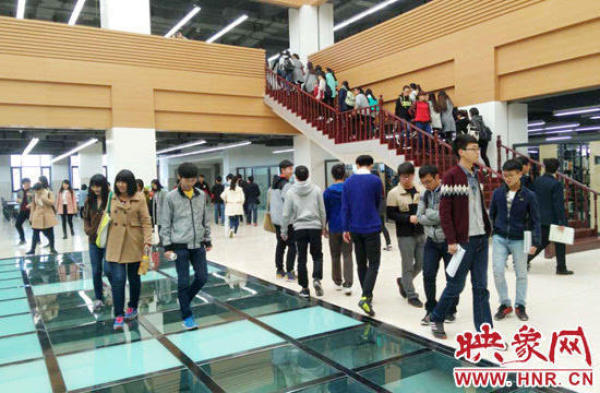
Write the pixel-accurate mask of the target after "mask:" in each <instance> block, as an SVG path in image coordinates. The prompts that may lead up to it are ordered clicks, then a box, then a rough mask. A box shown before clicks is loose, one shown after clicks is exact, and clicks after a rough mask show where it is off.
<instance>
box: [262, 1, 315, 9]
mask: <svg viewBox="0 0 600 393" xmlns="http://www.w3.org/2000/svg"><path fill="white" fill-rule="evenodd" d="M256 1H258V2H259V3H267V4H273V5H279V6H282V7H289V8H300V7H302V6H303V5H315V6H319V5H323V4H325V3H327V0H256Z"/></svg>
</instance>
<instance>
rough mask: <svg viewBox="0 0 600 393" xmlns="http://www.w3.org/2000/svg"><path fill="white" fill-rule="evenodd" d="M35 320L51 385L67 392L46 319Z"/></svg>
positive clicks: (32, 304)
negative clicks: (45, 323)
mask: <svg viewBox="0 0 600 393" xmlns="http://www.w3.org/2000/svg"><path fill="white" fill-rule="evenodd" d="M21 273H22V275H23V283H24V284H25V291H26V293H27V300H28V301H29V308H30V309H31V311H32V312H33V313H34V314H36V313H37V304H36V302H35V296H34V295H33V289H32V287H31V285H29V277H28V276H27V274H26V273H25V271H24V270H22V271H21ZM34 321H35V325H36V332H37V335H38V339H39V340H40V345H41V347H42V352H43V354H44V361H45V364H46V368H47V371H48V377H49V379H50V385H51V386H52V390H53V391H54V392H66V390H67V388H66V385H65V380H64V378H63V375H62V373H61V371H60V367H59V366H58V361H57V359H56V355H55V354H54V352H53V351H52V345H51V343H50V337H49V336H48V332H47V331H46V326H45V325H44V321H43V319H42V318H36V319H35V320H34Z"/></svg>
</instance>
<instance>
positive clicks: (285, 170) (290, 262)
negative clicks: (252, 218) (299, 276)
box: [268, 160, 296, 281]
mask: <svg viewBox="0 0 600 393" xmlns="http://www.w3.org/2000/svg"><path fill="white" fill-rule="evenodd" d="M279 172H280V174H279V176H275V177H274V178H273V183H272V185H271V189H270V190H269V196H268V210H269V213H270V214H271V222H272V223H273V226H274V227H275V234H276V236H277V248H276V249H275V268H276V269H277V272H276V274H277V278H284V277H286V276H287V279H288V281H296V274H294V263H295V262H296V242H295V241H294V228H293V227H292V226H291V225H290V226H289V227H286V228H287V235H288V236H287V240H283V239H282V238H281V222H282V220H283V219H282V216H283V202H284V201H285V197H286V194H287V192H288V191H289V189H290V187H291V186H292V185H291V184H290V178H291V177H292V174H293V173H294V164H293V163H292V162H291V161H289V160H283V161H281V162H280V163H279ZM286 247H287V249H288V252H287V258H286V261H285V268H286V270H284V268H283V256H284V255H285V249H286Z"/></svg>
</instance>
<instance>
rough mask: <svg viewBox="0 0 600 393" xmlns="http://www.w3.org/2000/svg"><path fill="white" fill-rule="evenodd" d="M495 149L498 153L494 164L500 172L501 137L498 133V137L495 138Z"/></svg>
mask: <svg viewBox="0 0 600 393" xmlns="http://www.w3.org/2000/svg"><path fill="white" fill-rule="evenodd" d="M496 151H497V153H498V159H497V160H496V166H497V167H498V172H500V171H501V170H502V138H500V135H498V139H496Z"/></svg>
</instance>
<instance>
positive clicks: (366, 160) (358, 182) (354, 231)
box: [342, 155, 383, 316]
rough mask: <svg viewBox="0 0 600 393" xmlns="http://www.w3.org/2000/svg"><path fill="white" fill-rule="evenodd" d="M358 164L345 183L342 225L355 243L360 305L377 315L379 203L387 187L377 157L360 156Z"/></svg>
mask: <svg viewBox="0 0 600 393" xmlns="http://www.w3.org/2000/svg"><path fill="white" fill-rule="evenodd" d="M356 166H357V167H358V169H357V170H356V172H355V173H354V174H353V175H352V176H350V178H349V179H348V180H346V182H345V183H344V186H343V192H342V228H343V230H344V241H345V242H347V243H350V242H351V241H352V242H353V243H354V252H355V254H356V265H357V267H358V279H359V280H360V285H361V287H362V296H361V298H360V301H359V302H358V306H359V307H360V309H361V310H363V311H364V312H365V313H366V314H368V315H369V316H374V315H375V311H374V310H373V304H372V302H373V288H374V287H375V282H376V281H377V273H378V271H379V263H380V261H381V238H380V234H379V233H380V232H381V219H380V217H379V203H380V201H381V195H382V190H383V186H382V184H381V179H379V177H377V176H375V175H373V174H371V170H372V169H373V157H371V156H369V155H361V156H358V158H357V159H356Z"/></svg>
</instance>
